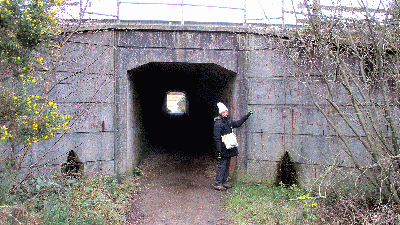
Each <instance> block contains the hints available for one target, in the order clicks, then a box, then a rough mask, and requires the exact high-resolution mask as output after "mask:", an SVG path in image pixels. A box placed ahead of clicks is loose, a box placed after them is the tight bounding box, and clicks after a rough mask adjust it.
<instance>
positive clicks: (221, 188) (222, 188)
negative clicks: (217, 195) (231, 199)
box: [214, 186, 226, 191]
mask: <svg viewBox="0 0 400 225" xmlns="http://www.w3.org/2000/svg"><path fill="white" fill-rule="evenodd" d="M214 189H215V190H217V191H226V188H225V187H223V186H214Z"/></svg>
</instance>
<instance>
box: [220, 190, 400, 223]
mask: <svg viewBox="0 0 400 225" xmlns="http://www.w3.org/2000/svg"><path fill="white" fill-rule="evenodd" d="M332 196H335V195H333V194H332V195H328V196H327V197H326V198H315V197H312V196H311V194H309V193H307V191H306V190H303V189H301V188H299V187H297V186H295V185H294V186H290V187H285V185H283V184H281V185H280V186H279V187H270V186H268V185H266V184H263V183H245V182H236V183H235V184H234V187H233V188H232V189H231V190H230V191H228V198H227V201H226V202H225V209H226V210H227V213H228V220H229V222H230V224H246V225H247V224H251V225H253V224H400V208H399V207H398V206H397V205H396V204H394V203H386V204H379V203H377V202H375V203H372V204H371V203H370V202H367V201H365V199H361V198H359V197H355V196H352V195H347V194H344V195H342V196H335V197H332Z"/></svg>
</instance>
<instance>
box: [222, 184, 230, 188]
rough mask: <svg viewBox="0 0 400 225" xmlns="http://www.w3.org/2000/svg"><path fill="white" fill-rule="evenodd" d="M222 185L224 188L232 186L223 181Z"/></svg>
mask: <svg viewBox="0 0 400 225" xmlns="http://www.w3.org/2000/svg"><path fill="white" fill-rule="evenodd" d="M222 186H223V187H224V188H226V189H229V188H232V185H230V184H228V183H225V184H223V185H222Z"/></svg>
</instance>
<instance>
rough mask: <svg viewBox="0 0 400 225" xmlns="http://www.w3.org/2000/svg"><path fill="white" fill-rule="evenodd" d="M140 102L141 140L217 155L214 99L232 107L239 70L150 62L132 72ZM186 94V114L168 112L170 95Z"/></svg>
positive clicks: (165, 147)
mask: <svg viewBox="0 0 400 225" xmlns="http://www.w3.org/2000/svg"><path fill="white" fill-rule="evenodd" d="M128 75H129V80H130V82H131V84H132V86H133V92H134V101H135V102H136V104H135V107H137V108H136V110H135V111H136V112H137V113H136V114H137V115H135V116H136V121H137V122H138V123H139V124H138V126H140V129H141V130H140V139H141V140H142V141H144V142H145V145H146V146H147V147H148V148H147V149H163V151H168V152H177V151H179V152H184V153H187V154H191V155H204V154H210V155H213V154H214V151H215V150H214V140H213V118H214V117H215V116H217V114H218V109H217V107H216V103H217V102H219V101H221V102H224V103H225V104H227V106H228V107H229V106H230V105H231V104H232V102H231V101H232V93H234V92H233V90H232V89H233V87H234V85H233V84H234V82H235V79H236V73H235V72H232V71H230V70H227V69H225V68H223V67H221V66H219V65H216V64H213V63H167V62H151V63H148V64H145V65H142V66H139V67H137V68H135V69H132V70H130V71H128ZM171 91H179V92H184V93H185V95H186V101H187V105H186V107H187V109H186V110H187V113H185V114H182V115H179V116H176V115H171V114H169V113H167V111H166V107H165V101H166V97H165V96H166V94H167V93H168V92H171Z"/></svg>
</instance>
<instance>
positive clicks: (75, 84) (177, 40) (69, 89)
mask: <svg viewBox="0 0 400 225" xmlns="http://www.w3.org/2000/svg"><path fill="white" fill-rule="evenodd" d="M81 30H82V32H80V33H77V34H74V35H73V36H72V38H71V39H70V40H69V42H68V43H67V44H66V45H65V46H64V47H63V49H62V57H61V58H60V62H59V63H58V64H57V66H56V73H55V77H54V78H55V81H54V82H53V83H52V87H53V89H52V91H51V92H50V96H49V98H50V99H52V100H54V101H55V102H57V103H58V104H59V105H60V106H61V108H60V110H61V111H62V112H63V113H68V114H72V115H73V116H74V118H75V120H74V122H73V125H72V129H71V130H70V133H67V134H65V135H64V136H63V137H62V138H61V139H59V140H58V139H53V140H51V141H50V142H42V143H39V144H37V145H34V147H33V151H32V152H31V153H30V155H29V157H28V159H29V160H28V161H27V162H26V164H25V168H26V167H27V166H29V165H31V164H32V163H33V162H36V161H37V160H38V159H39V158H40V157H41V156H43V155H45V154H46V151H47V149H48V146H49V144H50V145H52V144H53V143H54V147H53V150H52V151H49V153H48V154H47V155H45V156H44V160H42V162H43V163H41V164H40V165H39V167H38V168H40V171H43V169H46V170H49V171H59V170H60V164H61V163H64V162H65V161H66V156H67V153H68V151H69V150H74V151H76V152H77V154H78V156H79V159H80V160H81V161H82V162H84V165H85V173H87V174H89V175H90V174H95V173H99V172H102V173H108V174H119V173H124V172H126V171H129V170H131V169H132V168H133V167H134V166H136V165H137V163H138V160H139V157H140V149H141V142H140V137H141V134H140V132H141V129H140V128H141V121H140V117H138V115H139V114H140V106H137V104H138V102H137V99H136V97H135V84H134V83H133V82H132V80H131V79H130V78H129V75H128V74H129V71H131V70H132V69H135V68H138V67H140V66H142V65H145V64H148V63H151V62H176V63H181V62H185V63H213V64H215V65H218V66H221V67H223V68H224V69H226V70H229V71H232V72H234V73H236V74H237V75H236V76H235V80H234V81H233V82H232V83H230V84H229V88H227V90H226V91H225V94H224V97H223V98H224V99H222V100H223V101H225V102H226V103H227V104H228V105H230V108H231V111H232V114H233V116H234V117H235V118H239V117H240V116H242V115H244V114H245V113H247V111H248V110H250V109H251V110H253V111H254V115H253V116H252V117H251V118H250V119H249V120H248V122H247V123H246V124H245V125H244V126H243V127H241V128H239V129H237V130H236V133H237V135H238V138H239V143H241V145H240V147H239V156H238V158H237V173H236V174H237V176H238V177H239V178H246V179H247V180H249V181H267V182H269V183H271V184H272V183H274V182H275V181H276V173H277V165H278V162H279V160H280V158H281V157H282V156H283V154H284V152H285V151H288V152H289V154H290V156H291V158H292V159H293V160H294V161H295V162H296V165H297V166H296V168H297V170H298V177H299V181H300V184H301V185H304V186H310V185H311V184H312V183H313V181H314V180H315V179H317V178H318V177H319V175H320V173H322V172H323V171H324V170H325V169H326V167H327V166H329V165H332V164H333V160H334V159H335V157H336V158H338V157H339V158H342V159H344V160H345V162H344V165H346V166H351V165H352V164H351V162H350V161H349V160H348V158H347V157H346V156H345V155H344V154H343V153H342V152H341V151H340V149H341V146H340V145H341V142H340V141H339V140H338V138H337V137H336V136H335V135H333V134H334V132H333V130H332V129H331V128H330V126H329V125H328V124H327V122H326V120H325V118H324V117H323V116H322V114H321V113H320V112H319V111H318V110H317V109H316V108H315V106H314V105H313V103H312V101H311V99H310V96H309V95H308V94H307V91H306V89H305V87H304V86H303V84H301V83H300V82H298V81H297V80H296V79H295V78H294V77H293V76H292V74H291V73H290V71H295V70H296V69H298V68H296V67H295V66H294V65H293V63H291V62H290V61H289V60H287V58H286V57H285V55H284V54H282V53H280V52H279V51H277V50H276V46H275V44H274V43H273V38H272V37H271V36H268V35H266V34H267V33H268V31H267V30H265V29H264V28H262V29H258V30H257V29H255V28H251V27H240V26H238V25H227V26H223V25H221V26H200V25H196V26H195V25H193V26H190V25H186V26H184V27H181V26H174V25H167V24H164V25H154V26H150V25H143V26H142V25H129V24H128V25H126V24H125V25H124V24H119V25H118V24H117V25H115V24H114V25H112V24H108V25H104V26H89V27H83V28H82V29H81ZM301 69H303V70H307V68H301ZM310 71H311V70H310ZM311 72H312V71H311ZM341 91H342V90H339V89H338V90H336V93H337V94H338V96H340V92H341ZM321 104H322V105H326V103H324V102H321ZM332 116H333V117H334V116H335V115H332ZM348 136H349V138H354V137H351V134H350V133H349V135H348ZM352 143H353V144H354V146H353V147H354V149H360V150H359V154H360V156H362V157H364V159H365V160H364V161H365V163H369V162H370V159H368V157H367V155H366V154H365V153H364V152H363V148H362V147H361V146H359V144H357V142H356V141H354V142H352ZM44 165H46V167H44Z"/></svg>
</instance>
